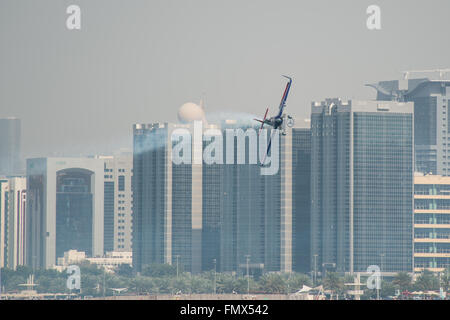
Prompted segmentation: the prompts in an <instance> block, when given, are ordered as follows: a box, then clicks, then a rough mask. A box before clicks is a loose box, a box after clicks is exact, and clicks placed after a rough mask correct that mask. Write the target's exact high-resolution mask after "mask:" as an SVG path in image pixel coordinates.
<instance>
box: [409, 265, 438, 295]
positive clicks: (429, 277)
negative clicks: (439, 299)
mask: <svg viewBox="0 0 450 320" xmlns="http://www.w3.org/2000/svg"><path fill="white" fill-rule="evenodd" d="M414 288H415V290H419V291H428V290H439V278H438V277H436V276H435V275H434V274H433V272H431V271H429V270H424V271H423V272H422V274H421V275H420V276H419V277H418V278H417V280H416V282H415V283H414Z"/></svg>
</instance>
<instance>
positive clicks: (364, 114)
mask: <svg viewBox="0 0 450 320" xmlns="http://www.w3.org/2000/svg"><path fill="white" fill-rule="evenodd" d="M311 114H312V115H311V133H312V140H311V150H312V151H311V153H312V154H311V171H312V172H311V174H312V176H311V177H312V178H311V219H312V220H311V223H312V235H311V251H312V252H311V256H315V255H316V261H313V260H311V267H312V269H314V268H315V267H319V268H321V269H322V270H323V269H326V270H336V271H338V272H351V273H353V272H366V270H367V267H368V266H370V265H378V266H379V267H380V268H381V271H382V272H399V271H408V272H410V271H412V267H413V263H412V247H413V243H412V238H413V235H412V230H413V229H412V228H413V227H412V217H411V212H412V208H413V170H414V169H413V151H414V147H413V141H414V140H413V138H414V137H413V134H414V131H413V105H412V103H398V102H385V103H380V102H376V101H348V102H342V101H341V100H339V99H327V100H326V101H324V102H322V103H313V104H312V109H311Z"/></svg>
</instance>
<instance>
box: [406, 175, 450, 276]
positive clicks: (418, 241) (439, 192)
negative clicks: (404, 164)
mask: <svg viewBox="0 0 450 320" xmlns="http://www.w3.org/2000/svg"><path fill="white" fill-rule="evenodd" d="M449 267H450V177H444V176H440V175H423V174H419V173H416V175H415V177H414V271H415V272H420V271H423V270H424V269H428V270H430V271H433V272H442V271H444V270H445V269H446V268H449Z"/></svg>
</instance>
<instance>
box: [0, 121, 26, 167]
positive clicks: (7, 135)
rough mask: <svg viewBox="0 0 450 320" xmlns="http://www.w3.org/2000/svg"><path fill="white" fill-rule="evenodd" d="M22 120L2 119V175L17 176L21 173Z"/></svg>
mask: <svg viewBox="0 0 450 320" xmlns="http://www.w3.org/2000/svg"><path fill="white" fill-rule="evenodd" d="M20 127H21V125H20V119H17V118H6V119H0V175H17V174H19V173H20V171H21V169H22V168H21V158H20V157H21V155H20V146H21V141H20V139H21V138H20V132H21V131H20V130H21V128H20Z"/></svg>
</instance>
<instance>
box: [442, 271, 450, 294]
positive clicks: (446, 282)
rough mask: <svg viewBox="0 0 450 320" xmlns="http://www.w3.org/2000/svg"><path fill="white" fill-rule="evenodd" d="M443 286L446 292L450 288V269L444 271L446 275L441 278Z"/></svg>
mask: <svg viewBox="0 0 450 320" xmlns="http://www.w3.org/2000/svg"><path fill="white" fill-rule="evenodd" d="M441 286H442V289H443V290H444V291H445V292H447V291H448V289H449V288H450V268H448V269H447V270H445V271H444V274H443V275H442V277H441Z"/></svg>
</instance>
